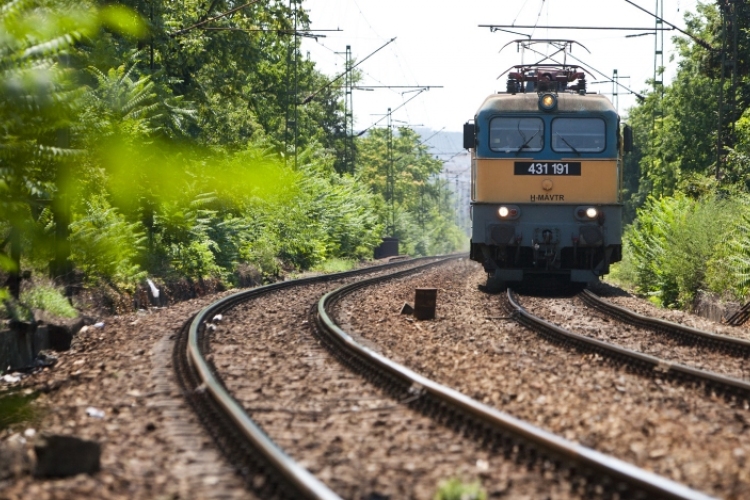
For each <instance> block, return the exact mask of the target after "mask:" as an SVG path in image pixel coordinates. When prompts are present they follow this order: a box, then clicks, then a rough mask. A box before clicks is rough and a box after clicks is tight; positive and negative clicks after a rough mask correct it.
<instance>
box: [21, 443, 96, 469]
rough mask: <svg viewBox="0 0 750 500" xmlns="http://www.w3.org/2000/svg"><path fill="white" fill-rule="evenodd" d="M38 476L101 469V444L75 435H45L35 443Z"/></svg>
mask: <svg viewBox="0 0 750 500" xmlns="http://www.w3.org/2000/svg"><path fill="white" fill-rule="evenodd" d="M34 452H35V453H36V458H37V463H36V468H35V469H34V476H36V477H67V476H75V475H76V474H81V473H83V474H93V473H94V472H98V471H99V469H100V462H99V460H100V457H101V453H102V451H101V445H99V443H97V442H95V441H87V440H85V439H80V438H77V437H73V436H59V435H52V436H43V437H41V438H40V439H39V440H38V441H37V442H36V444H34Z"/></svg>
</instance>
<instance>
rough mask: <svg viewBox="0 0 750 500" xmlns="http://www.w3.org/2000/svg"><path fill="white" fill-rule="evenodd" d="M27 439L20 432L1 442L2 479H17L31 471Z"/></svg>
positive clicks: (0, 466) (0, 478)
mask: <svg viewBox="0 0 750 500" xmlns="http://www.w3.org/2000/svg"><path fill="white" fill-rule="evenodd" d="M24 444H25V440H24V439H23V438H22V437H21V436H20V435H18V434H16V435H13V436H11V437H10V438H9V439H7V440H5V441H3V442H0V481H4V480H7V479H15V478H18V477H21V476H22V475H24V474H27V473H28V472H30V471H31V461H30V460H29V456H28V455H27V454H26V449H25V446H24Z"/></svg>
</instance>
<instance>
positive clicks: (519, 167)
mask: <svg viewBox="0 0 750 500" xmlns="http://www.w3.org/2000/svg"><path fill="white" fill-rule="evenodd" d="M513 175H581V162H580V161H517V162H515V164H514V167H513Z"/></svg>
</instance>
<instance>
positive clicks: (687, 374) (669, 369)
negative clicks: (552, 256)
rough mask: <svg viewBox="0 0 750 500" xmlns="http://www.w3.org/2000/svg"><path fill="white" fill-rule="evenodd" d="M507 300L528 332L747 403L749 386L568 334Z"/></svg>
mask: <svg viewBox="0 0 750 500" xmlns="http://www.w3.org/2000/svg"><path fill="white" fill-rule="evenodd" d="M508 300H509V301H510V303H511V305H512V307H513V308H514V309H515V312H516V315H517V318H518V321H519V323H521V324H523V325H526V326H528V327H529V328H531V329H532V330H535V331H537V332H539V333H541V334H543V335H546V336H548V337H549V338H551V339H553V340H558V341H563V342H567V343H569V344H572V345H575V346H576V347H579V348H582V349H587V350H591V351H594V352H597V353H599V354H602V355H605V356H608V357H610V358H613V359H615V360H618V361H625V362H628V363H630V364H632V365H636V366H638V367H640V368H641V369H643V370H644V371H647V372H651V373H654V374H657V373H660V374H664V375H666V376H672V377H676V378H678V379H679V378H685V379H688V380H694V381H698V382H702V383H705V384H708V385H710V386H712V387H714V388H716V389H718V390H720V391H726V392H728V393H734V394H738V395H740V396H742V397H744V398H745V399H748V400H750V383H749V382H746V381H744V380H740V379H737V378H733V377H727V376H724V375H720V374H718V373H714V372H709V371H706V370H699V369H697V368H692V367H690V366H686V365H682V364H679V363H672V362H670V361H666V360H663V359H661V358H657V357H655V356H651V355H649V354H644V353H642V352H638V351H633V350H631V349H626V348H625V347H622V346H619V345H616V344H611V343H609V342H604V341H602V340H598V339H594V338H591V337H587V336H585V335H581V334H578V333H574V332H571V331H569V330H566V329H564V328H562V327H560V326H558V325H555V324H552V323H550V322H548V321H545V320H544V319H542V318H539V317H537V316H534V315H533V314H531V313H529V312H528V311H526V309H524V308H523V307H522V306H521V305H520V304H518V303H517V302H516V300H515V299H514V298H513V292H512V290H510V289H508Z"/></svg>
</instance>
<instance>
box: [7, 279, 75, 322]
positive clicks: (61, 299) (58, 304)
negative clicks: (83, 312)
mask: <svg viewBox="0 0 750 500" xmlns="http://www.w3.org/2000/svg"><path fill="white" fill-rule="evenodd" d="M21 302H22V303H23V304H25V305H27V306H28V307H29V308H31V309H40V310H42V311H47V312H48V313H50V314H54V315H55V316H59V317H61V318H75V317H76V316H78V311H76V310H75V308H74V307H73V306H71V305H70V302H68V299H66V298H65V296H64V295H63V294H62V292H61V291H60V290H58V289H57V288H55V287H54V286H51V285H44V284H39V285H36V286H34V288H30V289H28V290H24V291H23V292H21Z"/></svg>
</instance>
